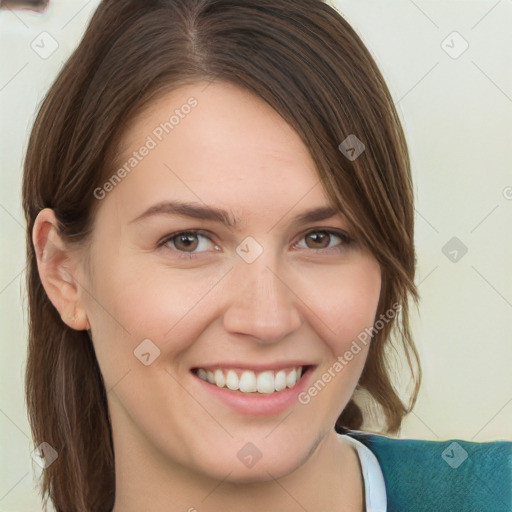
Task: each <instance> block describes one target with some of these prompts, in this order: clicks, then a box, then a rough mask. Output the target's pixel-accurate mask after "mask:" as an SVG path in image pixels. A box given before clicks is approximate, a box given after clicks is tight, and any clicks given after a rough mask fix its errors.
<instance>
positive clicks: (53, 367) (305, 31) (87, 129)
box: [23, 0, 421, 512]
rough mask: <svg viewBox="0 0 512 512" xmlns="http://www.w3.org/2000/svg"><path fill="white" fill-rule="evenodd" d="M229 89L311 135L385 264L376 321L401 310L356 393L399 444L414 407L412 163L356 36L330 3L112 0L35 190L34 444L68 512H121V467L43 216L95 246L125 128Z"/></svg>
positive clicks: (42, 149) (26, 184)
mask: <svg viewBox="0 0 512 512" xmlns="http://www.w3.org/2000/svg"><path fill="white" fill-rule="evenodd" d="M216 79H218V80H223V81H227V82H231V83H234V84H237V85H239V86H241V87H243V88H245V89H247V90H249V91H251V92H252V93H254V94H256V95H257V96H259V97H260V98H262V99H263V100H265V101H266V102H267V103H268V104H269V105H270V106H271V107H272V108H274V109H275V110H276V111H277V112H278V113H279V114H280V115H281V116H282V117H283V118H284V119H285V120H286V121H287V122H288V123H289V124H290V125H291V126H292V127H293V128H294V130H295V131H296V132H297V133H298V134H299V136H300V137H301V139H302V140H303V142H304V144H305V145H306V146H307V148H308V149H309V151H310V152H311V154H312V156H313V159H314V160H315V162H316V163H317V166H318V175H319V179H321V180H322V182H323V186H324V188H325V190H326V191H327V193H328V194H329V196H330V198H331V199H332V201H333V202H334V204H335V205H336V206H337V207H338V208H339V209H340V211H341V212H343V213H344V214H345V215H346V217H347V219H348V221H349V222H350V223H351V225H352V226H353V229H354V234H355V237H356V238H357V239H358V240H360V241H361V242H362V243H363V244H364V245H365V246H366V247H368V248H369V249H370V250H371V252H372V253H373V254H374V256H375V257H376V259H377V260H378V262H379V264H380V266H381V269H382V288H381V296H380V301H379V305H378V310H377V317H378V316H379V315H381V314H384V313H385V312H386V311H388V310H390V308H392V305H393V304H396V303H399V304H400V305H401V308H402V309H401V312H400V314H399V315H397V316H396V317H395V318H394V319H393V320H392V321H389V322H386V323H385V325H384V327H383V328H382V329H380V330H378V332H376V333H374V335H373V339H372V342H371V344H370V349H369V354H368V359H367V362H366V365H365V368H364V370H363V373H362V376H361V378H360V381H359V383H358V388H357V389H363V390H366V391H367V392H368V393H369V394H370V395H371V396H372V397H373V399H374V400H375V403H376V404H378V405H379V406H380V408H381V410H382V412H383V416H384V417H385V421H386V428H385V429H384V430H386V431H387V432H390V433H393V432H397V431H398V429H399V427H400V424H401V421H402V418H403V417H404V415H405V414H406V413H407V412H409V411H410V409H411V408H412V406H413V405H414V402H415V400H416V395H417V392H418V388H419V384H420V381H421V368H420V366H419V360H418V354H417V351H416V348H415V346H414V343H413V341H412V337H411V333H410V328H409V320H408V312H409V303H408V299H409V298H411V297H412V298H413V299H414V300H417V291H416V288H415V285H414V281H413V280H414V271H415V254H414V242H413V234H414V231H413V221H414V207H413V192H412V184H411V178H410V163H409V157H408V151H407V147H406V142H405V138H404V134H403V131H402V128H401V125H400V121H399V119H398V116H397V113H396V111H395V107H394V104H393V100H392V98H391V95H390V93H389V91H388V89H387V87H386V84H385V82H384V79H383V77H382V76H381V74H380V72H379V70H378V68H377V66H376V64H375V62H374V60H373V59H372V57H371V56H370V54H369V52H368V50H367V49H366V48H365V46H364V44H363V43H362V41H361V40H360V38H359V37H358V36H357V35H356V33H355V32H354V30H353V29H352V28H351V27H350V25H349V24H348V23H347V22H346V21H345V20H344V18H343V17H341V16H340V14H339V13H337V12H336V11H335V10H334V9H333V8H331V7H330V6H328V5H327V4H325V3H324V2H322V1H321V0H126V1H123V2H120V1H116V0H103V1H102V2H101V4H100V5H99V7H98V9H97V11H96V12H95V14H94V16H93V18H92V20H91V22H90V24H89V26H88V28H87V30H86V32H85V35H84V37H83V39H82V41H81V43H80V44H79V46H78V48H77V49H76V50H75V52H74V53H73V54H72V56H71V57H70V58H69V60H68V61H67V63H66V65H65V66H64V68H63V69H62V71H61V72H60V74H59V76H58V77H57V79H56V81H55V83H54V84H53V86H52V87H51V89H50V90H49V92H48V94H47V96H46V98H45V99H44V101H43V103H42V105H41V108H40V111H39V113H38V116H37V119H36V121H35V124H34V127H33V130H32V133H31V136H30V141H29V146H28V150H27V154H26V161H25V169H24V178H23V207H24V210H25V215H26V219H27V255H28V279H27V284H28V299H29V323H30V325H29V346H28V360H27V367H26V399H27V408H28V414H29V421H30V424H31V429H32V434H33V437H34V441H35V444H36V445H39V444H40V443H42V442H47V443H49V444H50V445H51V446H52V447H54V448H55V449H56V450H57V451H58V453H59V456H58V458H57V460H55V462H54V463H53V464H51V465H50V466H49V467H48V468H46V469H45V470H44V473H43V480H42V484H41V486H42V495H43V498H45V496H46V500H47V499H48V496H47V495H49V497H50V498H51V500H52V502H53V504H54V506H55V508H56V510H57V511H58V512H60V511H62V512H73V511H80V512H86V511H90V510H92V511H94V512H98V511H109V510H111V509H112V507H113V503H114V497H115V473H114V453H113V445H112V432H111V425H110V421H109V413H108V405H107V398H106V390H105V386H104V383H103V379H102V375H101V373H100V370H99V367H98V363H97V360H96V356H95V352H94V349H93V345H92V343H91V340H90V338H89V335H88V333H87V332H86V331H76V330H73V329H71V328H69V327H68V326H67V325H66V324H65V323H64V322H63V321H62V320H61V317H60V315H59V313H58V312H57V310H56V309H55V308H54V307H53V305H52V304H51V302H50V300H49V299H48V297H47V295H46V293H45V290H44V288H43V286H42V284H41V280H40V277H39V274H38V269H37V264H36V255H35V251H34V247H33V245H32V241H31V234H32V230H33V226H34V221H35V218H36V216H37V214H38V213H39V211H40V210H41V209H43V208H52V209H53V210H54V211H55V215H56V217H57V219H58V222H59V224H60V229H61V232H62V236H63V237H65V238H66V239H67V240H68V241H69V242H70V243H75V244H83V245H84V246H85V247H86V246H87V241H88V240H89V235H90V233H91V231H92V226H93V222H94V212H95V207H97V203H98V201H97V200H96V198H95V196H94V194H93V191H94V189H95V188H96V187H98V186H99V185H101V183H103V182H104V181H105V176H108V175H110V174H111V171H112V162H111V161H110V158H109V157H110V155H111V152H112V148H113V147H115V144H116V141H117V140H118V138H119V136H120V134H122V133H123V126H125V125H126V123H127V121H128V120H129V119H132V118H133V116H134V115H135V114H136V113H137V112H139V111H141V110H142V109H143V108H144V107H146V106H147V105H148V104H149V102H150V101H153V100H155V99H156V98H157V97H159V96H161V95H162V94H164V93H166V92H169V91H171V90H173V89H175V88H177V87H179V86H181V85H185V84H187V83H193V82H197V81H199V80H209V81H212V80H216ZM350 134H354V135H356V136H357V138H358V139H360V140H361V141H362V142H363V143H364V145H365V148H366V149H365V151H364V152H363V153H362V154H361V155H360V156H359V157H358V158H356V159H354V160H352V159H349V158H346V156H345V155H344V154H342V152H341V151H340V150H339V149H338V146H339V145H340V143H341V142H342V141H343V140H344V139H346V137H347V136H349V135H350ZM394 330H396V333H397V334H398V336H397V339H398V341H399V343H400V344H401V346H402V348H403V349H404V350H405V354H406V356H407V361H408V365H409V368H410V370H411V372H412V375H413V380H414V387H413V391H412V393H411V394H410V400H409V404H408V405H407V406H406V405H404V403H403V402H402V401H401V399H400V397H399V396H398V394H397V392H396V391H395V389H394V386H393V384H392V382H391V375H392V372H391V366H390V364H389V359H388V356H389V354H387V349H388V346H389V344H390V343H391V340H392V337H391V335H392V333H393V332H394ZM385 349H386V353H385ZM412 360H414V361H415V363H416V366H417V368H416V372H414V370H413V365H412ZM363 419H364V418H363V413H362V410H361V408H360V407H359V406H358V405H357V404H356V403H355V400H354V399H352V400H350V402H349V403H348V405H347V407H346V408H345V410H344V411H343V413H342V414H341V416H340V418H339V419H338V422H337V424H336V428H337V429H341V428H342V427H345V428H349V429H359V428H360V427H361V425H362V421H363ZM45 505H46V503H45Z"/></svg>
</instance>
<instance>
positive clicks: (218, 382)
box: [192, 366, 312, 395]
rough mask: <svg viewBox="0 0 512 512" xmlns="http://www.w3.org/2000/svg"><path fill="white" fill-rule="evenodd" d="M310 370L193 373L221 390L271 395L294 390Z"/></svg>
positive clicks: (202, 369)
mask: <svg viewBox="0 0 512 512" xmlns="http://www.w3.org/2000/svg"><path fill="white" fill-rule="evenodd" d="M310 368H312V367H311V366H295V367H292V368H283V369H280V370H276V371H274V370H264V371H261V372H254V371H252V370H237V369H228V368H211V369H210V368H209V369H206V368H194V369H193V370H192V373H194V374H195V375H197V377H199V378H200V379H202V380H204V381H205V382H209V383H210V384H213V385H215V386H217V387H219V388H227V389H230V390H231V391H239V392H241V393H249V394H251V393H252V394H266V395H270V394H272V393H278V392H279V391H283V390H285V389H287V388H293V387H294V386H295V385H296V384H297V383H298V382H299V381H300V379H301V378H302V377H303V376H304V374H305V373H306V372H307V371H308V370H309V369H310Z"/></svg>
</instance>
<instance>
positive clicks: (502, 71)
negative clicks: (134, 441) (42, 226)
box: [0, 0, 512, 512]
mask: <svg viewBox="0 0 512 512" xmlns="http://www.w3.org/2000/svg"><path fill="white" fill-rule="evenodd" d="M97 4H98V0H92V1H88V2H87V1H85V0H80V1H73V2H71V1H68V2H64V1H63V0H59V1H53V2H52V5H51V7H50V10H49V11H48V12H46V13H44V14H43V15H37V14H34V13H29V12H21V11H16V12H8V11H0V49H1V50H0V114H1V118H0V119H1V128H0V129H1V131H0V154H1V158H0V162H1V173H0V180H1V188H0V226H1V231H0V237H1V252H0V254H1V266H0V269H1V270H0V312H1V322H0V336H1V338H0V340H1V341H0V347H1V357H0V368H1V374H0V390H1V391H0V440H1V441H0V460H1V464H0V511H1V512H32V511H39V510H41V507H40V505H39V501H38V497H37V493H36V491H35V490H34V480H33V478H34V475H37V474H38V472H37V471H36V470H35V469H33V468H34V466H35V467H36V468H37V466H36V465H35V464H33V462H32V459H31V456H30V453H31V451H32V450H33V448H34V446H33V444H32V442H31V441H30V436H29V427H28V422H27V418H26V411H25V408H24V395H23V375H24V365H25V350H26V332H27V329H26V309H25V307H24V301H25V299H24V279H25V272H24V269H25V263H24V259H25V245H24V244H25V233H24V220H23V215H22V209H21V204H20V184H21V162H22V158H23V152H24V150H25V148H26V142H27V136H28V133H29V128H30V126H31V124H32V122H33V120H34V116H35V112H36V108H37V105H38V104H39V102H40V101H41V99H42V97H43V95H44V93H45V92H46V90H47V88H48V87H49V85H50V83H51V82H52V80H53V78H54V77H55V75H56V73H57V71H58V70H59V68H60V67H61V66H62V63H63V61H64V60H65V59H66V58H67V56H68V55H69V54H70V53H71V51H72V50H73V49H74V47H75V46H76V45H77V43H78V41H79V39H80V37H81V35H82V33H83V30H84V28H85V26H86V24H87V21H88V20H89V18H90V16H91V14H92V12H93V11H94V9H95V7H96V5H97ZM335 5H337V6H338V7H339V9H340V11H341V12H342V13H344V14H345V16H346V17H347V19H348V20H349V22H351V23H352V24H353V26H354V27H355V29H356V30H357V31H358V33H359V34H360V35H361V37H362V38H363V40H364V41H365V43H366V44H367V46H368V47H369V49H370V51H371V52H372V53H373V55H374V56H375V58H376V60H377V62H378V64H379V66H380V67H381V70H382V72H383V74H384V76H385V78H386V80H387V82H388V84H389V87H390V89H391V92H392V94H393V97H394V99H395V101H396V104H397V106H398V110H399V113H400V116H401V118H402V120H403V123H404V128H405V131H406V134H407V138H408V142H409V147H410V151H411V157H412V163H413V168H414V181H415V191H416V196H417V205H416V208H417V216H416V243H417V253H418V278H417V282H418V283H419V291H420V294H421V299H422V300H421V305H420V315H419V316H418V315H417V316H415V318H414V323H413V328H414V334H415V339H416V342H417V345H418V348H419V352H420V356H421V361H422V365H423V370H424V382H423V386H422V389H421V392H420V395H419V399H418V403H417V406H416V408H415V410H414V412H413V413H412V414H411V415H409V417H408V418H407V420H406V421H405V424H404V427H403V429H402V433H401V437H412V438H423V439H433V440H436V439H450V438H458V439H467V440H473V441H487V440H495V439H512V432H511V429H510V426H511V425H512V385H511V384H512V372H511V366H512V344H511V339H512V336H511V331H512V322H511V312H512V272H511V271H510V262H511V261H512V258H511V256H512V240H511V236H510V233H512V216H511V209H512V174H511V172H510V169H511V168H512V155H511V150H510V147H511V141H512V68H511V66H510V62H512V32H511V31H510V26H511V22H512V3H511V1H510V0H500V1H497V0H491V1H468V0H462V1H450V2H447V1H446V0H439V1H432V0H415V1H414V2H413V1H409V0H394V1H390V0H388V1H382V0H374V1H370V0H364V1H362V0H357V1H356V0H339V1H338V2H336V3H335ZM454 31H456V32H458V34H460V36H459V35H457V34H455V35H453V34H452V33H453V32H454ZM42 32H48V33H49V34H51V36H52V38H53V39H55V40H56V41H57V42H58V48H57V49H56V51H55V52H54V53H53V54H52V55H50V56H46V55H45V56H44V57H46V58H42V57H41V56H39V55H38V54H37V53H36V52H35V51H34V50H33V49H32V47H31V44H32V42H33V41H35V43H34V46H35V45H36V44H38V45H39V46H43V44H42V42H41V38H46V39H45V48H46V49H47V50H48V51H49V50H51V49H52V48H51V46H50V44H51V41H50V39H48V36H45V35H42V36H41V33H42ZM450 34H452V35H450ZM448 36H449V37H448ZM447 37H448V39H447ZM464 40H465V41H467V43H468V44H469V47H468V49H467V50H466V51H465V52H464V53H462V54H461V55H460V56H457V54H458V53H459V52H460V51H461V50H462V49H463V48H464V45H465V43H464ZM443 41H445V42H444V43H443ZM445 49H446V50H447V51H448V52H449V53H451V54H452V57H457V58H452V57H451V56H450V55H449V54H448V53H447V52H446V51H445ZM453 237H457V238H458V239H459V240H460V242H461V243H463V244H464V246H466V247H467V253H466V254H464V255H462V251H461V249H460V246H459V247H458V248H457V247H455V246H448V248H447V249H445V252H446V253H447V254H448V256H449V257H450V258H452V259H453V258H456V259H457V261H455V262H454V261H451V260H450V259H449V257H448V256H445V254H444V253H443V250H442V249H443V247H444V246H445V244H446V243H447V242H448V241H449V240H451V239H452V238H453ZM452 243H453V242H452ZM453 250H455V251H457V252H456V253H454V252H453ZM450 251H451V254H450Z"/></svg>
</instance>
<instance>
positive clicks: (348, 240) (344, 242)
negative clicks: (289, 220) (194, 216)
mask: <svg viewBox="0 0 512 512" xmlns="http://www.w3.org/2000/svg"><path fill="white" fill-rule="evenodd" d="M311 233H326V234H328V235H334V236H337V237H338V238H340V239H341V243H340V244H339V245H337V246H334V247H329V248H324V249H310V248H306V249H309V250H310V251H313V253H314V254H317V253H325V252H330V251H332V250H333V249H334V250H335V252H341V251H342V250H344V249H346V248H347V247H348V246H350V245H351V244H353V243H354V239H353V238H352V237H350V235H349V234H348V233H346V232H345V231H339V230H332V229H321V228H320V229H312V230H310V231H307V232H306V233H304V235H302V237H301V238H300V240H299V241H301V240H302V239H304V238H305V237H306V236H307V235H310V234H311ZM180 235H194V236H197V235H200V236H203V237H205V238H208V240H210V242H212V243H214V242H213V240H212V239H211V238H210V237H209V236H208V235H207V234H206V233H205V232H203V231H201V230H197V229H189V230H186V231H178V232H176V233H171V234H170V235H167V236H165V237H164V238H163V239H162V240H160V241H159V242H158V244H157V248H160V249H165V246H166V244H168V243H169V242H171V241H172V240H173V239H175V238H178V237H179V236H180ZM215 245H217V244H215ZM294 245H296V244H294ZM169 250H171V251H172V252H175V253H176V254H177V257H178V258H183V259H186V260H191V259H194V258H196V257H198V255H200V254H203V253H204V252H206V251H201V252H199V253H192V252H185V251H180V250H179V249H170V248H169Z"/></svg>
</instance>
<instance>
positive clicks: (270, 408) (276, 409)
mask: <svg viewBox="0 0 512 512" xmlns="http://www.w3.org/2000/svg"><path fill="white" fill-rule="evenodd" d="M288 365H289V363H286V367H287V366H288ZM294 365H295V363H292V364H291V365H290V366H294ZM296 366H303V367H304V371H303V374H302V376H301V378H300V380H299V381H298V382H297V384H295V386H293V387H291V388H286V389H283V390H282V391H276V392H274V393H271V394H263V393H262V394H260V393H254V394H252V393H242V392H241V391H232V390H230V389H228V388H219V387H218V386H217V385H215V384H210V383H209V382H206V381H204V380H203V379H201V378H199V377H198V376H197V375H196V374H195V373H194V372H192V371H191V375H192V376H193V377H194V379H195V381H196V383H197V385H198V386H199V387H200V390H201V391H200V392H201V393H204V394H206V395H207V396H208V398H209V399H210V398H213V399H214V400H215V401H216V402H217V403H220V404H221V405H222V406H228V407H229V408H230V409H234V410H235V411H237V412H238V413H239V414H243V415H245V416H275V415H277V414H280V413H282V412H284V411H286V410H287V409H289V408H291V407H292V406H293V405H294V404H296V403H298V395H299V394H300V393H301V392H302V391H304V389H306V388H307V386H308V385H309V381H310V380H311V377H312V374H313V371H314V369H315V368H316V365H305V364H296ZM198 368H205V369H207V368H231V369H235V368H240V369H244V370H253V371H265V370H272V369H274V370H280V369H281V368H283V365H276V364H275V363H274V364H273V365H265V366H261V367H260V366H255V365H251V366H244V365H239V364H237V365H234V366H228V365H215V366H213V365H208V366H206V367H203V366H201V367H198ZM255 368H260V369H258V370H255Z"/></svg>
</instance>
